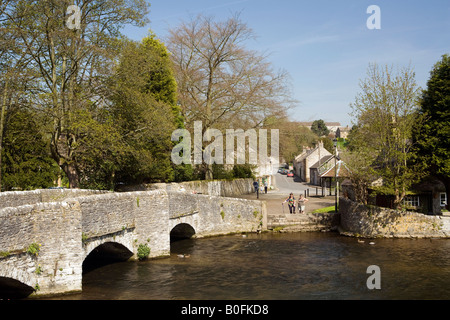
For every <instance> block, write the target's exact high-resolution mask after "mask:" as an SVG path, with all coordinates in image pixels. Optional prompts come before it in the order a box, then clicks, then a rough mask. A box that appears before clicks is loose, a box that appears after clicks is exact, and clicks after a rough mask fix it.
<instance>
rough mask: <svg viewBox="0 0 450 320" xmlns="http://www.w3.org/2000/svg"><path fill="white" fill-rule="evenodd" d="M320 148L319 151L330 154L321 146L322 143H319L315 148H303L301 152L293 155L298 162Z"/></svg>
mask: <svg viewBox="0 0 450 320" xmlns="http://www.w3.org/2000/svg"><path fill="white" fill-rule="evenodd" d="M319 148H320V152H323V153H324V154H325V155H330V154H331V153H330V152H329V151H328V150H327V149H325V148H324V147H323V144H322V143H319V144H318V145H317V146H316V147H315V148H313V149H307V150H305V149H304V150H303V152H302V153H301V154H299V155H298V156H296V157H295V161H296V162H300V161H302V160H304V159H306V158H307V157H309V156H310V155H311V154H313V153H314V151H316V150H318V149H319Z"/></svg>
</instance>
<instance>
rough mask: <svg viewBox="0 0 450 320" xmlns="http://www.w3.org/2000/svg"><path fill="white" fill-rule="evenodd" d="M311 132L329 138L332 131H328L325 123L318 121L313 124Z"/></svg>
mask: <svg viewBox="0 0 450 320" xmlns="http://www.w3.org/2000/svg"><path fill="white" fill-rule="evenodd" d="M311 131H312V132H314V133H315V134H317V135H318V136H319V137H323V136H328V134H329V133H330V130H328V128H327V125H326V124H325V121H323V120H322V119H320V120H316V121H314V122H313V123H312V126H311Z"/></svg>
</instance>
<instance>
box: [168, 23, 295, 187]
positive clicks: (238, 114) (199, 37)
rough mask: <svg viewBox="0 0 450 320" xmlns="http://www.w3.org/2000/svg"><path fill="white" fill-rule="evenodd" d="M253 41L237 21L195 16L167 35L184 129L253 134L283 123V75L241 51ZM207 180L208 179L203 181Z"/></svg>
mask: <svg viewBox="0 0 450 320" xmlns="http://www.w3.org/2000/svg"><path fill="white" fill-rule="evenodd" d="M254 38H255V35H254V33H253V31H252V30H251V29H250V28H249V27H248V26H247V25H246V24H245V23H243V22H242V21H240V19H239V16H237V15H236V16H233V17H232V18H230V19H228V20H226V21H215V20H214V19H213V18H211V17H205V16H199V17H197V18H196V19H193V20H191V21H189V22H182V23H181V24H180V25H179V26H178V27H176V28H174V29H172V30H170V36H169V39H168V49H169V51H170V52H171V53H172V59H173V62H174V67H175V71H176V79H177V83H178V91H179V103H180V105H181V108H182V111H183V114H184V117H185V119H186V122H187V124H186V126H187V128H192V125H193V122H194V121H202V122H203V130H204V132H205V131H206V130H208V129H209V128H212V127H214V128H215V129H219V130H221V129H222V130H223V129H225V128H230V129H232V128H243V129H247V128H257V127H261V126H262V125H263V123H264V121H265V120H266V119H267V118H268V117H278V118H281V117H285V112H286V110H287V108H288V107H290V106H291V105H292V104H293V103H294V101H293V100H292V99H291V96H290V90H289V86H288V80H289V77H288V74H287V73H286V72H285V71H279V72H275V71H273V70H272V66H271V64H270V62H268V61H267V58H266V57H265V56H264V55H261V54H259V53H257V52H255V51H252V50H249V49H247V48H246V44H247V42H248V41H249V40H252V39H254ZM209 178H210V177H209Z"/></svg>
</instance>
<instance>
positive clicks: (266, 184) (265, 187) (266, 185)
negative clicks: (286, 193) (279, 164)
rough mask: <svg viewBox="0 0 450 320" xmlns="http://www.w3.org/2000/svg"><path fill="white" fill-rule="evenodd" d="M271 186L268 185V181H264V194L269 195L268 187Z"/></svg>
mask: <svg viewBox="0 0 450 320" xmlns="http://www.w3.org/2000/svg"><path fill="white" fill-rule="evenodd" d="M268 186H269V184H268V183H267V179H266V180H265V181H264V193H266V194H267V187H268Z"/></svg>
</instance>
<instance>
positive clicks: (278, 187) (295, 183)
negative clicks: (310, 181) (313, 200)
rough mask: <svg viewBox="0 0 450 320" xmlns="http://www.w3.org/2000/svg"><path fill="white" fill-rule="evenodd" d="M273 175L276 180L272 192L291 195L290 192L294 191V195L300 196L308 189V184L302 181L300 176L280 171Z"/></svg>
mask: <svg viewBox="0 0 450 320" xmlns="http://www.w3.org/2000/svg"><path fill="white" fill-rule="evenodd" d="M273 177H274V180H275V181H274V182H275V190H273V191H271V193H278V194H283V195H288V196H289V194H290V193H291V192H293V193H294V195H296V196H298V195H299V194H300V193H303V192H304V191H305V190H306V189H308V185H307V184H306V183H304V182H300V180H299V178H298V177H295V176H294V177H288V176H287V175H283V174H280V173H277V174H275V175H274V176H273Z"/></svg>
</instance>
